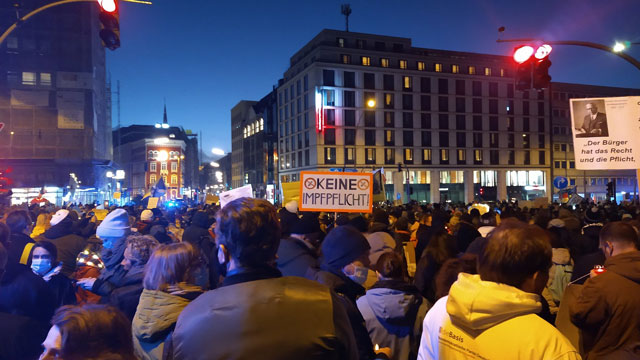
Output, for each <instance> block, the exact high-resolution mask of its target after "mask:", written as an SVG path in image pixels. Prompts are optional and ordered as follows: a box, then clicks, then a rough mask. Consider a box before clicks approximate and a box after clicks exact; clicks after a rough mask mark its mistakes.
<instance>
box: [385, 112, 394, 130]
mask: <svg viewBox="0 0 640 360" xmlns="http://www.w3.org/2000/svg"><path fill="white" fill-rule="evenodd" d="M395 126H396V124H395V113H394V112H390V111H386V112H385V113H384V127H390V128H392V127H395Z"/></svg>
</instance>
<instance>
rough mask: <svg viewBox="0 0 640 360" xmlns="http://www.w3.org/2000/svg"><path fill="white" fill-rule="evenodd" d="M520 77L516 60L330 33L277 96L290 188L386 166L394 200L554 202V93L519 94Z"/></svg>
mask: <svg viewBox="0 0 640 360" xmlns="http://www.w3.org/2000/svg"><path fill="white" fill-rule="evenodd" d="M514 70H515V69H514V64H513V61H512V60H511V58H510V57H505V56H497V55H487V54H476V53H466V52H457V51H444V50H433V49H423V48H416V47H413V46H412V45H411V40H410V39H408V38H400V37H390V36H379V35H371V34H361V33H352V32H343V31H335V30H323V31H321V32H320V33H319V34H318V35H317V36H316V37H315V38H314V39H312V40H311V41H310V42H309V43H308V44H307V45H305V46H304V47H303V48H302V49H301V50H300V51H298V52H297V53H296V54H294V55H293V56H292V57H291V61H290V67H289V69H288V70H287V71H286V72H285V73H284V79H283V82H282V84H281V85H280V87H279V88H278V115H279V118H278V126H279V154H278V155H279V174H280V180H281V181H283V182H289V181H296V180H298V179H299V172H300V171H302V170H329V169H332V168H338V169H341V168H356V169H358V170H360V171H371V170H373V169H377V168H384V172H385V177H386V183H387V193H388V194H387V198H388V199H398V198H400V197H402V200H403V201H406V200H407V195H406V194H407V193H409V195H410V197H411V199H412V200H418V201H428V202H438V201H446V200H452V201H471V200H473V199H474V198H476V197H481V198H484V199H486V200H490V199H507V198H517V199H531V198H535V197H539V196H550V195H551V194H552V191H551V190H552V188H551V186H552V184H551V183H552V181H551V171H550V170H551V169H550V164H551V160H550V136H549V132H550V122H549V116H548V115H549V96H548V92H547V91H544V92H530V91H525V92H520V91H515V90H514V79H513V77H512V76H513V74H514ZM399 169H400V170H399ZM403 184H404V188H403ZM407 184H408V185H409V191H407V189H406V186H407Z"/></svg>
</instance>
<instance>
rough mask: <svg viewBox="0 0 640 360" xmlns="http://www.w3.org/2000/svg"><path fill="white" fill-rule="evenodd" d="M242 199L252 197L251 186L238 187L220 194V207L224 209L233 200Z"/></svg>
mask: <svg viewBox="0 0 640 360" xmlns="http://www.w3.org/2000/svg"><path fill="white" fill-rule="evenodd" d="M243 197H249V198H250V197H253V188H252V187H251V184H249V185H245V186H242V187H239V188H237V189H233V190H229V191H225V192H221V193H220V207H224V206H225V205H227V204H228V203H230V202H232V201H233V200H235V199H240V198H243Z"/></svg>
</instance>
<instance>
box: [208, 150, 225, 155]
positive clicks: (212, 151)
mask: <svg viewBox="0 0 640 360" xmlns="http://www.w3.org/2000/svg"><path fill="white" fill-rule="evenodd" d="M211 153H213V155H218V156H224V150H222V149H219V148H213V149H211Z"/></svg>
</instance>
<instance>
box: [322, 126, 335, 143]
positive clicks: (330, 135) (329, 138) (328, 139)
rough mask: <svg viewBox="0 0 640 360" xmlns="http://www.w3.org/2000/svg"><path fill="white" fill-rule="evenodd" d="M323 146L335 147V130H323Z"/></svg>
mask: <svg viewBox="0 0 640 360" xmlns="http://www.w3.org/2000/svg"><path fill="white" fill-rule="evenodd" d="M324 144H325V145H335V144H336V129H325V130H324Z"/></svg>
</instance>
